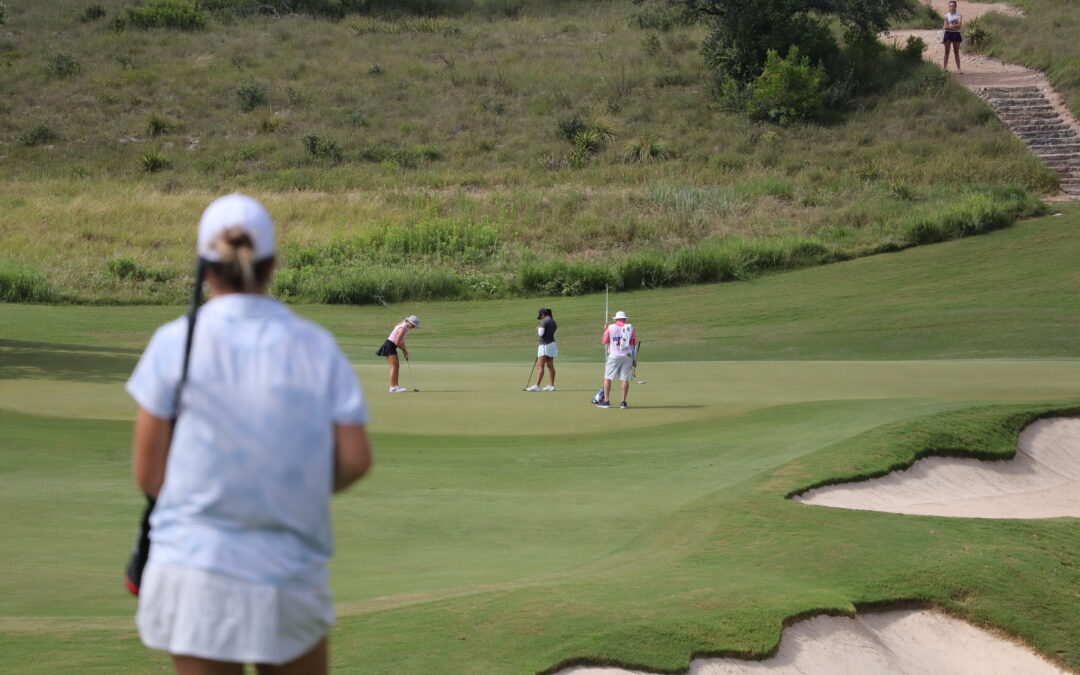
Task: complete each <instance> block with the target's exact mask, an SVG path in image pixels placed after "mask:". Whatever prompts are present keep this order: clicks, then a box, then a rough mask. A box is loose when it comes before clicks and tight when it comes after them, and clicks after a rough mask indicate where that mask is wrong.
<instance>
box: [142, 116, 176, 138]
mask: <svg viewBox="0 0 1080 675" xmlns="http://www.w3.org/2000/svg"><path fill="white" fill-rule="evenodd" d="M177 126H178V124H177V122H176V121H175V120H171V119H169V118H168V117H165V116H164V115H158V114H157V113H154V114H152V115H150V117H148V118H146V132H147V133H148V134H150V135H151V136H155V137H156V136H165V135H167V134H171V133H173V132H174V131H176V128H177Z"/></svg>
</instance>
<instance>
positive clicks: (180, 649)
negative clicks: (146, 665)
mask: <svg viewBox="0 0 1080 675" xmlns="http://www.w3.org/2000/svg"><path fill="white" fill-rule="evenodd" d="M135 622H136V624H138V627H139V637H141V638H142V641H143V644H144V645H146V646H147V647H150V648H151V649H161V650H163V651H166V652H169V653H170V654H179V655H183V656H196V657H199V658H203V659H213V660H215V661H233V662H238V663H266V664H271V665H282V664H285V663H288V662H290V661H294V660H295V659H297V658H299V657H300V656H303V655H304V654H306V653H307V652H308V651H310V650H311V648H312V647H314V646H315V645H317V644H318V643H319V641H320V640H322V639H323V638H324V637H325V636H326V634H327V633H328V632H329V630H330V626H331V625H332V624H333V623H334V599H333V596H332V595H331V594H330V591H329V590H328V589H325V588H308V587H287V586H274V585H272V584H262V583H256V582H253V581H247V580H245V579H238V578H236V577H232V576H228V575H225V574H219V573H217V572H211V571H208V570H200V569H194V568H190V567H179V566H176V565H161V564H156V563H153V562H151V563H149V564H148V565H147V566H146V571H145V573H144V574H143V579H142V584H141V586H140V588H139V611H138V613H137V614H136V617H135Z"/></svg>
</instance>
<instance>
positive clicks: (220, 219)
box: [198, 193, 274, 262]
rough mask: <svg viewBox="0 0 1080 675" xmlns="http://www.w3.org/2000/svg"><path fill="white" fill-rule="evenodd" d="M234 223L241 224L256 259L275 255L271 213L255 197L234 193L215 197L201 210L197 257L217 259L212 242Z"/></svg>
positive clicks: (216, 260) (234, 225)
mask: <svg viewBox="0 0 1080 675" xmlns="http://www.w3.org/2000/svg"><path fill="white" fill-rule="evenodd" d="M233 227H240V228H243V230H244V231H245V232H247V233H248V236H250V237H251V242H252V244H253V245H254V251H253V258H254V259H255V260H256V261H259V260H265V259H266V258H269V257H270V256H272V255H274V221H273V220H271V219H270V214H269V213H268V212H267V211H266V208H265V207H263V205H262V204H260V203H259V202H258V201H257V200H255V199H252V198H251V197H248V196H247V195H242V194H237V193H233V194H231V195H226V196H224V197H219V198H218V199H215V200H214V201H213V202H211V204H210V206H207V207H206V210H205V211H203V214H202V218H201V219H200V220H199V245H198V254H199V257H200V258H202V259H203V260H206V261H208V262H219V260H220V256H219V255H218V252H217V251H215V250H214V242H215V241H216V240H217V238H218V237H220V236H221V233H222V232H224V231H225V230H228V229H230V228H233Z"/></svg>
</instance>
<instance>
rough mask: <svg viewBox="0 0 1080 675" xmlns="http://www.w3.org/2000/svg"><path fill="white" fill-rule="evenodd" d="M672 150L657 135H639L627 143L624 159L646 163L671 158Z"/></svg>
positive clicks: (633, 162)
mask: <svg viewBox="0 0 1080 675" xmlns="http://www.w3.org/2000/svg"><path fill="white" fill-rule="evenodd" d="M670 157H671V150H669V149H668V147H667V145H665V144H664V142H663V141H661V140H660V139H658V138H656V137H655V136H651V135H645V136H638V137H637V138H634V139H632V140H631V141H630V142H629V143H627V144H626V149H625V150H624V152H623V159H624V160H626V161H627V162H630V163H631V164H645V163H648V162H656V161H660V160H662V159H669V158H670Z"/></svg>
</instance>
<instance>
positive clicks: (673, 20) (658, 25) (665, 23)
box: [630, 5, 697, 31]
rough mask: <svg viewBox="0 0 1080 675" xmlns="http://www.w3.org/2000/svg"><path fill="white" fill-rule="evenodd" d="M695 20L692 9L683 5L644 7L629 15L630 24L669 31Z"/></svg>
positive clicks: (641, 27)
mask: <svg viewBox="0 0 1080 675" xmlns="http://www.w3.org/2000/svg"><path fill="white" fill-rule="evenodd" d="M696 20H697V17H696V16H695V15H694V13H693V10H691V9H689V8H688V7H686V6H683V5H677V6H673V7H655V6H654V7H646V8H644V9H642V10H639V11H637V12H634V13H633V14H631V15H630V25H631V26H632V27H634V28H640V29H642V30H658V31H669V30H671V29H672V28H675V27H676V26H689V25H692V24H693V23H694V22H695V21H696Z"/></svg>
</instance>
